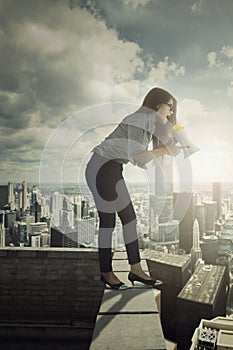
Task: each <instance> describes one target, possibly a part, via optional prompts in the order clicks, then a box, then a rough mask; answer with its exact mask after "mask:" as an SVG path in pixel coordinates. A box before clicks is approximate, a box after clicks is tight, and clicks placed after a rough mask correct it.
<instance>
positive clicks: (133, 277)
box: [128, 272, 163, 287]
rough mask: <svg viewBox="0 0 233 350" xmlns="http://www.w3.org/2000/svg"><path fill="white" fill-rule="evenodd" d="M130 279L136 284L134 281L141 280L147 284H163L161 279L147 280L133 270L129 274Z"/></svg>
mask: <svg viewBox="0 0 233 350" xmlns="http://www.w3.org/2000/svg"><path fill="white" fill-rule="evenodd" d="M128 280H129V281H130V282H131V283H132V285H134V282H141V283H143V284H145V285H147V286H152V287H154V286H159V285H160V284H163V282H162V281H160V280H153V279H151V280H146V279H145V278H142V277H139V276H138V275H135V273H133V272H129V274H128Z"/></svg>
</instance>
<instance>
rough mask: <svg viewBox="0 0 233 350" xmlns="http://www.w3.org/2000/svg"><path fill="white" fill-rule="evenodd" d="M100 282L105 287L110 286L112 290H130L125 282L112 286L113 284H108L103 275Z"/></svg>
mask: <svg viewBox="0 0 233 350" xmlns="http://www.w3.org/2000/svg"><path fill="white" fill-rule="evenodd" d="M100 280H101V282H103V283H104V284H105V285H108V286H109V287H110V288H111V289H118V290H124V289H128V286H126V284H124V283H123V282H120V283H117V284H112V283H110V282H108V281H107V280H106V278H105V277H104V276H103V275H101V276H100Z"/></svg>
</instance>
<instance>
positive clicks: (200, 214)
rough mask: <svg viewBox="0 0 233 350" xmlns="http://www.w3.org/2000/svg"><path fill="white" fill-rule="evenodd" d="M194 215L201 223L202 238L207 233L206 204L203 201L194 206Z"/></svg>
mask: <svg viewBox="0 0 233 350" xmlns="http://www.w3.org/2000/svg"><path fill="white" fill-rule="evenodd" d="M193 217H194V218H196V219H197V221H198V224H199V233H200V239H201V238H202V237H203V235H204V233H205V206H204V204H203V203H196V204H194V206H193Z"/></svg>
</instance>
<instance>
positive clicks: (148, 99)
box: [142, 87, 177, 125]
mask: <svg viewBox="0 0 233 350" xmlns="http://www.w3.org/2000/svg"><path fill="white" fill-rule="evenodd" d="M170 99H172V100H173V106H174V108H173V114H172V116H171V117H170V118H169V121H170V123H171V124H172V125H175V124H176V105H177V101H176V99H175V97H174V96H173V95H172V94H170V93H169V92H168V91H166V90H163V89H161V88H158V87H155V88H153V89H151V90H150V91H149V92H148V93H147V95H146V96H145V98H144V100H143V102H142V105H143V106H146V107H148V108H151V109H153V110H154V111H157V109H158V105H159V104H161V103H165V102H168V101H169V100H170Z"/></svg>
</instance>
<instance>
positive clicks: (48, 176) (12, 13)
mask: <svg viewBox="0 0 233 350" xmlns="http://www.w3.org/2000/svg"><path fill="white" fill-rule="evenodd" d="M232 13H233V2H232V0H222V1H219V0H176V1H173V0H96V1H92V0H89V1H78V0H70V1H69V0H40V1H36V0H34V1H33V0H21V1H14V0H2V1H1V2H0V16H1V18H0V135H1V136H0V143H1V155H0V165H1V171H0V183H3V184H4V183H6V182H8V180H12V181H23V180H24V179H25V180H26V181H28V182H38V181H42V180H51V181H52V180H54V179H55V180H57V178H58V177H59V176H61V177H62V180H63V181H76V180H77V174H78V173H79V172H80V171H79V169H80V164H82V166H84V164H85V162H86V160H87V159H88V156H89V154H90V150H91V149H92V147H93V146H94V145H95V144H96V143H98V142H99V141H100V140H101V139H102V138H103V137H104V136H106V135H107V133H108V132H110V131H111V130H112V128H113V127H114V125H115V123H117V122H118V121H120V120H121V119H122V118H123V117H124V116H125V115H124V114H125V113H128V112H131V111H133V110H134V109H135V105H136V106H138V105H140V103H141V102H142V99H143V97H144V96H145V94H146V93H147V91H148V90H149V89H151V88H152V87H154V86H160V87H162V88H165V89H167V90H169V91H170V92H171V93H173V94H174V95H175V96H176V98H177V99H178V121H179V123H181V124H182V125H184V127H185V130H186V132H187V133H188V135H189V137H190V139H191V140H192V142H193V143H195V144H196V145H198V146H199V147H200V151H199V152H197V153H196V154H194V155H193V156H192V157H190V160H191V163H192V172H193V181H195V182H199V181H208V182H212V181H223V182H225V181H232V179H233V164H232V154H233V123H232V118H233V112H232V111H233V22H232ZM58 172H59V174H60V173H62V174H60V175H59V176H58V175H57V173H58ZM126 173H127V176H128V177H129V180H132V181H137V180H140V179H141V178H142V176H144V175H143V174H142V171H141V170H132V168H131V166H129V167H128V170H126ZM80 176H81V175H80Z"/></svg>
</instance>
